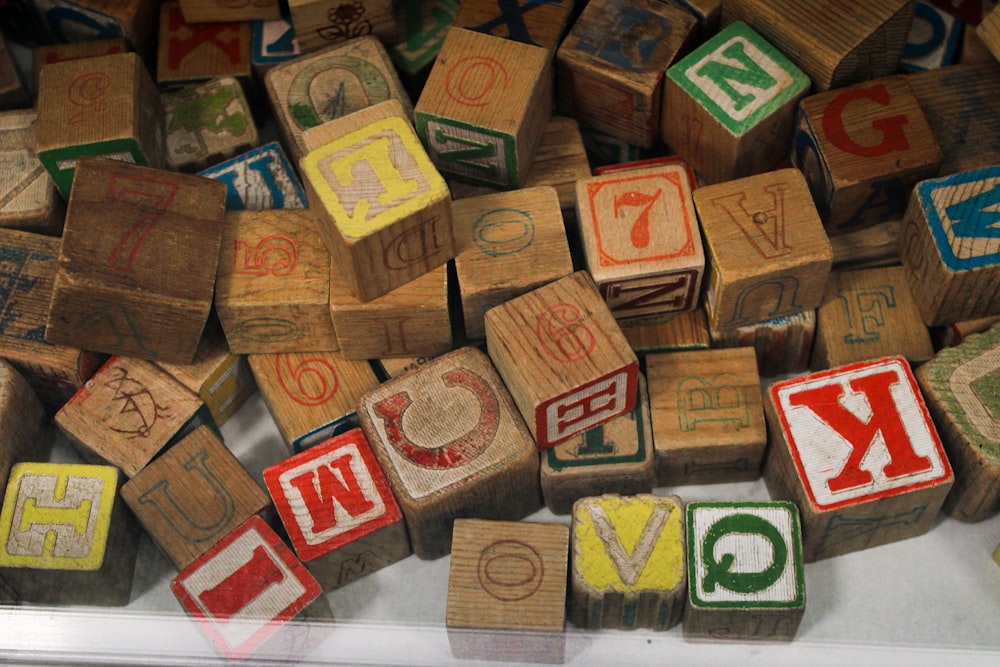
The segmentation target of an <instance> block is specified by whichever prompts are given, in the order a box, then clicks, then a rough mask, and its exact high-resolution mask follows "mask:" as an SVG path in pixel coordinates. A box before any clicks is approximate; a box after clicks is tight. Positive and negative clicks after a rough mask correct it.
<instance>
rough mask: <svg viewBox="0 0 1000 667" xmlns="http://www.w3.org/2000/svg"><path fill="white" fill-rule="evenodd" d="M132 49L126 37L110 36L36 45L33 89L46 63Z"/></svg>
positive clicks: (36, 86) (36, 88)
mask: <svg viewBox="0 0 1000 667" xmlns="http://www.w3.org/2000/svg"><path fill="white" fill-rule="evenodd" d="M131 50H132V48H131V47H130V46H129V43H128V40H127V39H125V38H124V37H109V38H107V39H95V40H90V41H86V42H70V43H68V44H50V45H45V46H36V47H35V49H34V55H33V57H32V68H33V69H32V79H31V80H32V84H33V85H32V89H33V90H36V91H37V90H38V81H39V78H40V76H41V74H42V68H43V67H45V66H46V65H51V64H52V63H61V62H64V61H66V60H79V59H81V58H94V57H96V56H110V55H113V54H115V53H127V52H129V51H131Z"/></svg>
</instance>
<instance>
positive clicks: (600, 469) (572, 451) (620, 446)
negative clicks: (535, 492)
mask: <svg viewBox="0 0 1000 667" xmlns="http://www.w3.org/2000/svg"><path fill="white" fill-rule="evenodd" d="M638 391H639V393H638V395H637V396H636V401H635V407H634V408H633V409H632V411H631V412H629V413H628V414H626V415H622V416H620V417H615V418H614V419H612V420H610V421H608V422H606V423H604V424H598V425H597V426H595V427H594V428H592V429H588V430H586V431H584V432H583V433H579V434H577V435H576V436H575V437H573V438H570V439H569V440H567V441H566V442H563V443H560V444H558V445H556V446H555V447H551V448H549V449H547V450H545V451H544V452H542V454H541V460H540V463H539V465H540V473H541V482H542V500H543V501H544V503H545V506H546V507H548V508H549V509H550V510H551V511H552V512H553V513H554V514H569V513H570V511H571V510H572V509H573V503H575V502H576V501H577V500H579V499H580V498H586V497H588V496H599V495H601V494H602V493H620V494H622V495H628V496H631V495H635V494H637V493H651V492H652V491H653V486H655V482H656V465H655V464H656V462H655V460H654V455H653V434H652V432H651V431H650V420H649V395H648V393H647V391H646V380H645V379H644V378H643V377H642V376H641V375H640V376H639V389H638Z"/></svg>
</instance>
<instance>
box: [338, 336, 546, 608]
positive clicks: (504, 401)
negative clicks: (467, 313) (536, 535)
mask: <svg viewBox="0 0 1000 667" xmlns="http://www.w3.org/2000/svg"><path fill="white" fill-rule="evenodd" d="M442 415H448V416H449V418H448V419H442V418H441V416H442ZM358 419H359V420H360V421H361V428H362V429H364V432H365V435H366V436H367V437H368V442H369V443H370V444H371V447H372V450H373V451H374V452H375V456H376V457H377V458H378V461H379V464H380V465H381V466H382V469H383V470H384V471H385V474H386V476H387V477H388V478H389V484H390V486H391V487H392V489H393V491H394V492H395V494H396V500H397V501H398V502H399V506H400V508H401V509H402V510H403V516H404V517H406V525H407V528H408V530H409V534H410V541H411V543H412V545H413V552H414V553H415V554H417V556H419V557H420V558H423V559H432V558H438V557H440V556H444V555H446V554H447V553H448V552H449V550H450V549H451V548H452V527H453V524H454V523H455V519H457V518H461V517H477V518H480V519H497V520H510V521H516V520H518V519H521V518H523V517H525V516H527V515H528V514H531V513H532V512H534V511H535V510H537V509H538V507H539V505H540V501H539V496H538V452H537V450H536V449H535V445H534V443H533V442H532V440H531V434H530V433H529V432H528V429H527V428H526V427H525V425H524V421H523V420H522V419H521V416H520V415H519V414H518V413H517V408H516V406H515V405H514V402H513V400H512V399H511V396H510V394H509V393H508V392H507V389H506V387H505V386H504V384H503V381H502V380H501V379H500V376H499V374H497V372H496V370H495V369H494V368H493V365H492V364H491V363H490V360H489V358H488V357H487V356H486V355H485V354H483V353H482V352H480V351H478V350H476V349H475V348H471V347H465V348H461V349H459V350H455V351H454V352H450V353H448V354H444V355H442V356H440V357H438V358H437V359H434V360H432V361H429V362H427V363H426V364H424V365H423V366H421V367H420V368H418V369H416V370H414V371H411V372H409V373H406V374H404V375H401V376H399V377H395V378H393V379H391V380H389V381H387V382H385V383H383V384H382V385H380V386H379V387H376V388H375V389H372V390H371V391H369V392H368V393H366V394H365V395H364V396H362V397H361V399H360V400H359V401H358ZM560 627H561V626H560Z"/></svg>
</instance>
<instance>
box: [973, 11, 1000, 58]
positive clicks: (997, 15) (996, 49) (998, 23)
mask: <svg viewBox="0 0 1000 667" xmlns="http://www.w3.org/2000/svg"><path fill="white" fill-rule="evenodd" d="M976 36H977V37H979V39H980V40H982V42H983V44H985V45H986V48H987V49H989V50H990V53H992V54H993V57H994V58H996V59H997V60H1000V10H997V9H995V8H994V9H993V11H991V12H990V13H989V14H987V15H986V16H985V17H983V22H982V23H980V24H979V25H978V26H977V27H976Z"/></svg>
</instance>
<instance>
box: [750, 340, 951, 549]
mask: <svg viewBox="0 0 1000 667" xmlns="http://www.w3.org/2000/svg"><path fill="white" fill-rule="evenodd" d="M765 411H766V414H767V420H768V424H769V427H770V428H769V429H768V430H769V431H770V432H771V451H770V454H769V455H768V458H767V462H766V463H765V465H764V481H766V482H767V488H768V490H769V491H770V493H771V497H772V498H776V499H781V500H790V501H793V502H795V503H796V504H797V505H798V506H799V512H800V513H801V515H802V539H803V554H804V556H805V559H806V561H813V560H818V559H820V558H829V557H831V556H837V555H840V554H844V553H848V552H851V551H857V550H859V549H867V548H869V547H874V546H878V545H881V544H886V543H887V542H894V541H896V540H902V539H906V538H908V537H915V536H917V535H922V534H923V533H925V532H927V530H928V529H929V528H930V527H931V524H932V523H933V522H934V518H935V517H936V516H937V513H938V511H939V510H940V509H941V504H942V503H943V502H944V499H945V496H947V495H948V492H949V491H950V490H951V487H952V483H953V481H954V477H953V475H952V470H951V466H950V464H949V463H948V459H947V458H946V456H945V453H944V448H943V447H942V445H941V441H940V439H939V438H938V434H937V431H936V430H935V428H934V423H933V422H932V421H931V418H930V415H929V414H928V412H927V407H926V406H925V405H924V401H923V398H921V396H920V390H919V389H918V388H917V381H916V379H915V378H914V377H913V374H912V373H911V372H910V367H909V365H908V364H907V362H906V360H905V359H903V358H902V357H888V358H884V359H877V360H873V361H864V362H859V363H856V364H850V365H847V366H841V367H839V368H835V369H832V370H829V371H825V372H822V373H814V374H812V375H806V376H803V377H799V378H795V379H792V380H787V381H785V382H779V383H777V384H774V385H772V386H771V388H770V390H769V391H768V392H767V400H766V401H765Z"/></svg>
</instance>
